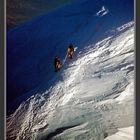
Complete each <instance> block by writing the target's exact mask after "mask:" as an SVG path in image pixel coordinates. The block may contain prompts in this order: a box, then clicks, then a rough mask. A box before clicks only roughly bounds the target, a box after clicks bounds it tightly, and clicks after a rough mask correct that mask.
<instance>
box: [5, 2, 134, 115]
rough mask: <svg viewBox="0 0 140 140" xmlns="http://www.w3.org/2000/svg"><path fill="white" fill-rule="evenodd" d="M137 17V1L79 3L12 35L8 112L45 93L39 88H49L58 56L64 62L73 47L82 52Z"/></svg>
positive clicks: (8, 66) (25, 26)
mask: <svg viewBox="0 0 140 140" xmlns="http://www.w3.org/2000/svg"><path fill="white" fill-rule="evenodd" d="M133 17H134V15H133V0H129V1H128V0H120V1H117V0H111V1H110V0H105V1H104V0H75V1H73V3H71V4H69V5H67V6H65V7H63V8H60V9H58V10H56V11H54V12H51V13H49V14H44V15H41V16H39V17H36V18H35V19H32V20H30V21H28V22H26V23H24V24H22V25H20V26H17V27H16V28H13V29H12V30H10V31H8V33H7V110H8V111H10V113H11V108H14V107H13V106H12V107H11V102H12V101H14V100H16V99H17V98H18V97H20V96H22V95H24V94H26V95H27V93H28V95H29V96H26V98H24V99H23V100H26V99H28V98H29V97H30V95H31V94H30V93H31V91H32V90H34V91H37V92H41V91H42V89H37V88H38V87H39V86H42V84H44V83H46V86H47V87H48V88H49V86H48V84H49V83H50V82H48V81H50V79H53V77H54V71H53V69H54V67H53V59H54V57H55V55H59V56H60V57H61V59H64V58H65V55H66V49H67V46H68V45H69V44H70V43H73V44H74V45H76V46H77V47H78V49H77V52H79V51H80V50H82V49H83V48H84V47H85V46H87V45H90V44H93V43H96V42H97V41H100V40H101V39H103V38H105V36H107V35H109V34H110V30H112V29H114V28H116V27H118V26H120V25H123V24H125V23H127V22H129V21H131V20H133ZM112 34H113V35H114V34H115V33H112ZM46 86H45V89H43V92H44V90H46ZM33 93H34V92H33ZM23 100H22V101H23ZM18 102H19V103H17V104H16V107H15V108H17V106H18V105H20V103H21V101H18Z"/></svg>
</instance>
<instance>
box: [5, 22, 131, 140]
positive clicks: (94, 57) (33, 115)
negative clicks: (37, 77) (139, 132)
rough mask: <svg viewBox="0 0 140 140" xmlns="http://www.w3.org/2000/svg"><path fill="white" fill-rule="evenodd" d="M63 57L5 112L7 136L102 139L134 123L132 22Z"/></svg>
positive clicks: (20, 138) (34, 139) (21, 139)
mask: <svg viewBox="0 0 140 140" xmlns="http://www.w3.org/2000/svg"><path fill="white" fill-rule="evenodd" d="M66 62H67V63H65V65H64V67H63V68H62V70H61V72H60V73H57V74H55V76H53V78H51V79H50V80H49V81H48V82H49V83H50V86H48V87H46V85H47V84H46V83H43V84H42V85H41V86H42V87H44V88H46V90H45V91H43V93H42V92H38V93H36V94H34V95H32V96H31V97H30V98H28V99H27V100H26V101H24V102H22V103H21V104H20V106H19V107H18V109H17V110H16V111H15V112H14V113H13V114H11V115H10V116H8V117H7V139H10V140H12V139H14V140H27V139H32V140H49V139H51V140H59V139H61V140H93V139H94V140H103V139H104V138H106V137H108V136H109V137H110V135H112V134H114V133H116V134H117V131H118V129H119V128H122V127H129V126H133V125H134V22H133V21H132V22H129V23H127V24H125V25H123V26H122V27H119V28H117V31H116V34H115V35H110V36H107V37H106V38H104V39H103V40H100V41H98V42H96V43H94V42H93V43H90V44H89V45H85V46H84V48H82V49H79V50H78V51H77V54H75V56H74V59H73V60H67V61H66ZM52 83H53V84H52ZM33 92H34V91H33ZM28 94H29V93H28ZM30 95H31V94H30ZM28 96H29V95H28ZM109 137H108V139H109ZM120 137H121V138H120V139H123V137H124V134H123V135H122V136H120ZM133 137H134V136H133V134H132V135H131V140H132V139H133ZM113 139H114V138H113ZM123 140H124V139H123Z"/></svg>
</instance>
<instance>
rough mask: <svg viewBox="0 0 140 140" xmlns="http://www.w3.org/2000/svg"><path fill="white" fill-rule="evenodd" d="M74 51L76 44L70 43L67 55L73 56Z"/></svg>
mask: <svg viewBox="0 0 140 140" xmlns="http://www.w3.org/2000/svg"><path fill="white" fill-rule="evenodd" d="M73 53H74V46H73V45H72V44H70V45H69V47H68V50H67V55H68V57H69V58H70V59H72V58H73Z"/></svg>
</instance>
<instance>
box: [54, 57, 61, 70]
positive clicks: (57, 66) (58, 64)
mask: <svg viewBox="0 0 140 140" xmlns="http://www.w3.org/2000/svg"><path fill="white" fill-rule="evenodd" d="M54 67H55V72H57V71H60V69H61V67H62V63H61V60H60V58H59V57H58V56H56V57H55V59H54Z"/></svg>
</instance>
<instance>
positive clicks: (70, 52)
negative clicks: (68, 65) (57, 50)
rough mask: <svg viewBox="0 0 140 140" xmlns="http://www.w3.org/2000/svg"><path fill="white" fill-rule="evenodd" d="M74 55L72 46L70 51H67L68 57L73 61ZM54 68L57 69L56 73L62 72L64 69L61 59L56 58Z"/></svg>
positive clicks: (69, 48)
mask: <svg viewBox="0 0 140 140" xmlns="http://www.w3.org/2000/svg"><path fill="white" fill-rule="evenodd" d="M73 53H74V46H73V45H72V44H70V45H69V47H68V49H67V55H66V57H68V58H70V59H72V58H73ZM54 67H55V72H58V71H60V69H61V67H62V63H61V59H60V58H59V57H58V56H56V57H55V59H54Z"/></svg>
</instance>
